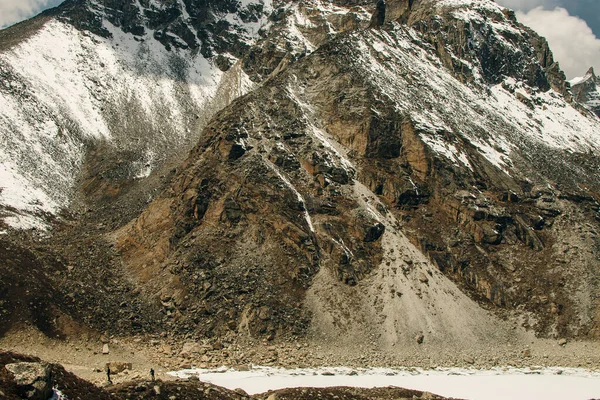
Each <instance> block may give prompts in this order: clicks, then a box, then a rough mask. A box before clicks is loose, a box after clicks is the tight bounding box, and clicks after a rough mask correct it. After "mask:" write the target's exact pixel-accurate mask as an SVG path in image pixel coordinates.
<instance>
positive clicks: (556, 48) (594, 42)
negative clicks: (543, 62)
mask: <svg viewBox="0 0 600 400" xmlns="http://www.w3.org/2000/svg"><path fill="white" fill-rule="evenodd" d="M517 18H518V20H519V21H520V22H522V23H523V24H525V25H527V26H529V27H531V28H532V29H534V30H535V31H536V32H538V33H539V34H540V35H541V36H544V37H545V38H546V39H547V40H548V43H550V49H551V50H552V53H553V54H554V59H555V60H557V61H558V62H559V63H560V66H561V68H562V69H563V71H565V73H566V74H567V77H568V78H569V79H571V78H574V77H576V76H582V75H583V74H585V72H586V71H587V69H588V68H589V67H591V66H593V67H594V68H595V69H596V70H600V39H598V38H597V37H596V36H595V35H594V33H593V32H592V29H591V28H590V27H589V26H588V24H587V23H586V22H585V21H584V20H582V19H581V18H578V17H574V16H572V15H569V12H568V11H567V10H565V9H564V8H560V7H557V8H555V9H553V10H545V9H543V8H542V7H536V8H534V9H532V10H530V11H529V12H522V11H519V12H517Z"/></svg>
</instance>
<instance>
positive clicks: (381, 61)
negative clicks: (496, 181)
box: [348, 25, 600, 173]
mask: <svg viewBox="0 0 600 400" xmlns="http://www.w3.org/2000/svg"><path fill="white" fill-rule="evenodd" d="M354 35H355V38H353V45H352V49H350V51H351V55H349V57H348V62H351V63H353V64H354V65H355V66H356V67H357V68H359V69H360V70H361V71H362V72H363V73H364V75H365V76H366V77H367V78H366V79H367V80H368V81H369V82H370V84H371V85H373V86H375V87H376V88H377V91H378V92H379V93H381V95H383V96H385V97H387V98H390V99H391V100H392V101H393V102H394V104H395V105H396V109H397V111H398V113H399V114H401V115H409V116H410V119H411V120H412V121H413V122H414V123H415V126H416V128H417V130H418V131H419V132H420V135H421V137H422V138H423V140H424V141H425V143H427V144H428V145H429V147H430V148H431V149H432V150H433V151H434V152H436V153H438V154H440V155H441V156H444V157H446V158H448V159H450V160H451V161H452V162H461V163H463V164H465V165H469V160H468V159H467V157H466V155H465V154H461V153H460V151H459V150H457V148H456V147H455V146H451V145H449V144H447V143H443V144H442V143H441V142H440V139H437V137H438V136H440V135H443V134H444V133H449V132H452V133H453V134H454V135H456V136H458V137H461V138H463V139H465V140H467V141H468V142H470V143H471V144H473V145H474V146H475V147H477V148H478V149H479V150H480V153H481V154H482V155H483V156H484V157H485V158H486V159H487V160H488V161H490V162H491V163H492V164H493V165H495V166H496V167H498V168H499V169H501V170H503V171H505V172H507V173H510V169H511V167H512V162H511V153H512V152H513V151H515V150H519V151H521V152H524V153H528V152H529V150H530V146H531V144H532V143H533V144H536V145H542V146H547V147H549V148H555V149H565V150H567V151H571V152H587V151H589V150H591V149H600V121H598V120H597V119H595V118H588V117H586V116H584V115H582V114H581V113H580V112H579V111H577V110H576V109H575V108H573V107H572V106H571V105H569V104H568V103H567V102H566V101H565V99H564V98H563V97H562V96H561V95H560V94H558V93H556V92H554V91H553V90H550V91H548V92H542V91H540V90H539V89H536V88H531V87H528V86H527V85H526V84H524V83H522V82H517V81H516V80H515V79H513V78H506V80H505V82H503V83H502V84H498V85H493V86H490V87H488V90H487V91H486V90H484V91H482V90H481V89H480V88H477V87H475V86H471V85H465V84H463V83H462V82H460V81H458V80H457V79H456V78H455V77H454V76H453V75H452V74H451V72H450V71H448V70H447V69H445V68H444V67H442V66H441V64H440V61H439V59H437V58H436V57H432V55H431V52H430V51H429V50H428V47H427V45H424V44H423V43H424V42H425V41H424V40H420V39H419V38H420V34H419V33H418V32H416V31H414V30H413V29H411V28H408V27H406V26H400V25H396V26H395V28H394V29H391V30H389V31H387V32H386V31H374V30H371V31H365V32H363V33H355V34H354ZM356 43H358V45H356ZM479 84H481V85H482V86H483V83H482V82H479ZM484 87H485V86H484Z"/></svg>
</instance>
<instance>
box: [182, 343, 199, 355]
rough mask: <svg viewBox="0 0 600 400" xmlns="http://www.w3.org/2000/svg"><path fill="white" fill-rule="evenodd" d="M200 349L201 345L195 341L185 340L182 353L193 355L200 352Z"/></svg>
mask: <svg viewBox="0 0 600 400" xmlns="http://www.w3.org/2000/svg"><path fill="white" fill-rule="evenodd" d="M199 351H200V346H199V345H198V343H195V342H185V343H184V344H183V347H182V348H181V353H180V355H186V354H188V355H192V354H194V353H198V352H199Z"/></svg>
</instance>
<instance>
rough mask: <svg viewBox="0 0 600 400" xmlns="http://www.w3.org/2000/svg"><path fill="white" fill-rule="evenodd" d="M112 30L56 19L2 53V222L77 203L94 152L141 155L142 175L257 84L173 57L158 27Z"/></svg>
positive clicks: (27, 219)
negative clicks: (98, 147) (103, 32)
mask: <svg viewBox="0 0 600 400" xmlns="http://www.w3.org/2000/svg"><path fill="white" fill-rule="evenodd" d="M104 27H105V28H106V29H107V30H108V31H109V32H110V33H111V34H112V38H110V39H106V38H101V37H98V36H96V35H93V34H91V33H88V32H82V31H78V30H76V29H75V28H73V27H72V26H71V25H68V24H65V23H62V22H59V21H56V20H51V21H49V22H47V23H46V24H45V26H43V27H42V28H41V29H40V30H39V31H38V32H37V33H36V34H35V35H33V36H32V37H30V38H29V39H28V40H26V41H24V42H22V43H20V44H19V45H17V46H15V47H13V48H11V49H10V50H7V51H5V52H4V53H2V54H0V143H2V146H1V147H0V171H2V178H3V179H0V205H1V206H3V208H4V209H5V210H4V211H2V213H1V214H0V218H1V217H2V216H5V217H6V216H9V217H10V218H5V220H4V222H5V223H7V224H9V225H10V226H12V227H13V228H24V227H25V228H27V227H30V226H32V225H37V226H38V227H43V226H44V222H43V221H44V215H46V214H48V213H49V214H53V215H57V214H58V213H59V212H60V210H61V209H64V208H66V207H68V206H69V204H70V203H71V201H72V198H73V195H74V193H73V190H74V183H75V181H76V179H77V178H78V176H79V174H80V171H81V166H82V164H83V161H84V157H85V154H86V149H87V148H88V147H89V146H93V145H95V144H100V143H103V144H104V145H108V146H109V147H111V148H113V149H114V150H115V151H131V152H132V153H135V154H137V155H138V156H137V157H138V158H137V159H136V160H131V164H130V166H129V169H130V170H131V178H133V179H135V178H138V179H141V178H143V177H146V176H148V175H149V174H150V173H151V171H152V170H153V169H154V168H155V167H156V166H157V165H160V163H161V162H163V161H164V160H165V159H167V158H168V157H169V156H173V155H174V154H176V153H178V152H181V153H186V152H187V151H188V150H189V149H190V148H191V147H192V146H193V144H195V142H196V140H197V138H198V136H199V134H200V131H201V128H202V127H203V126H204V125H205V124H206V122H207V121H208V119H209V118H210V117H211V116H212V115H213V114H214V112H216V111H218V110H219V109H220V108H222V107H224V106H225V105H227V104H228V103H229V102H230V101H232V100H233V99H234V98H236V97H238V96H240V95H242V94H244V93H245V92H246V91H248V90H249V89H250V88H251V87H252V83H251V82H250V80H249V78H248V77H247V75H245V74H244V73H243V71H242V70H241V69H240V68H239V67H235V66H234V67H233V68H231V69H230V70H229V71H227V72H225V73H224V72H222V71H221V70H219V69H218V68H217V67H216V66H215V65H213V63H212V62H211V61H209V60H207V59H206V58H204V57H203V56H202V55H199V54H198V55H194V54H192V52H189V51H184V50H173V51H168V50H167V49H166V48H165V47H164V46H163V45H162V44H160V43H159V42H158V41H156V40H154V39H153V38H152V34H153V32H152V31H148V32H147V34H146V36H144V37H142V38H140V37H134V36H133V35H131V34H127V33H124V32H123V31H122V30H121V29H119V28H117V27H115V26H113V25H111V24H110V23H108V22H106V21H104ZM217 93H218V96H217ZM217 97H218V98H217ZM213 100H214V101H213ZM32 218H33V219H34V220H36V221H37V222H36V223H35V224H34V223H32V222H31V221H32Z"/></svg>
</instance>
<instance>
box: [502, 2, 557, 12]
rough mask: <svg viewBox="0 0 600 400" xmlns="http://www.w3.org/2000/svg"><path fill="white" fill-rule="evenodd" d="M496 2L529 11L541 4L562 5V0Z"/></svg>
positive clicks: (552, 6)
mask: <svg viewBox="0 0 600 400" xmlns="http://www.w3.org/2000/svg"><path fill="white" fill-rule="evenodd" d="M496 3H498V4H500V5H501V6H503V7H506V8H510V9H512V10H521V11H529V10H531V9H533V8H536V7H540V6H541V7H543V8H545V9H553V8H554V7H557V6H559V5H560V0H496Z"/></svg>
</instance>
